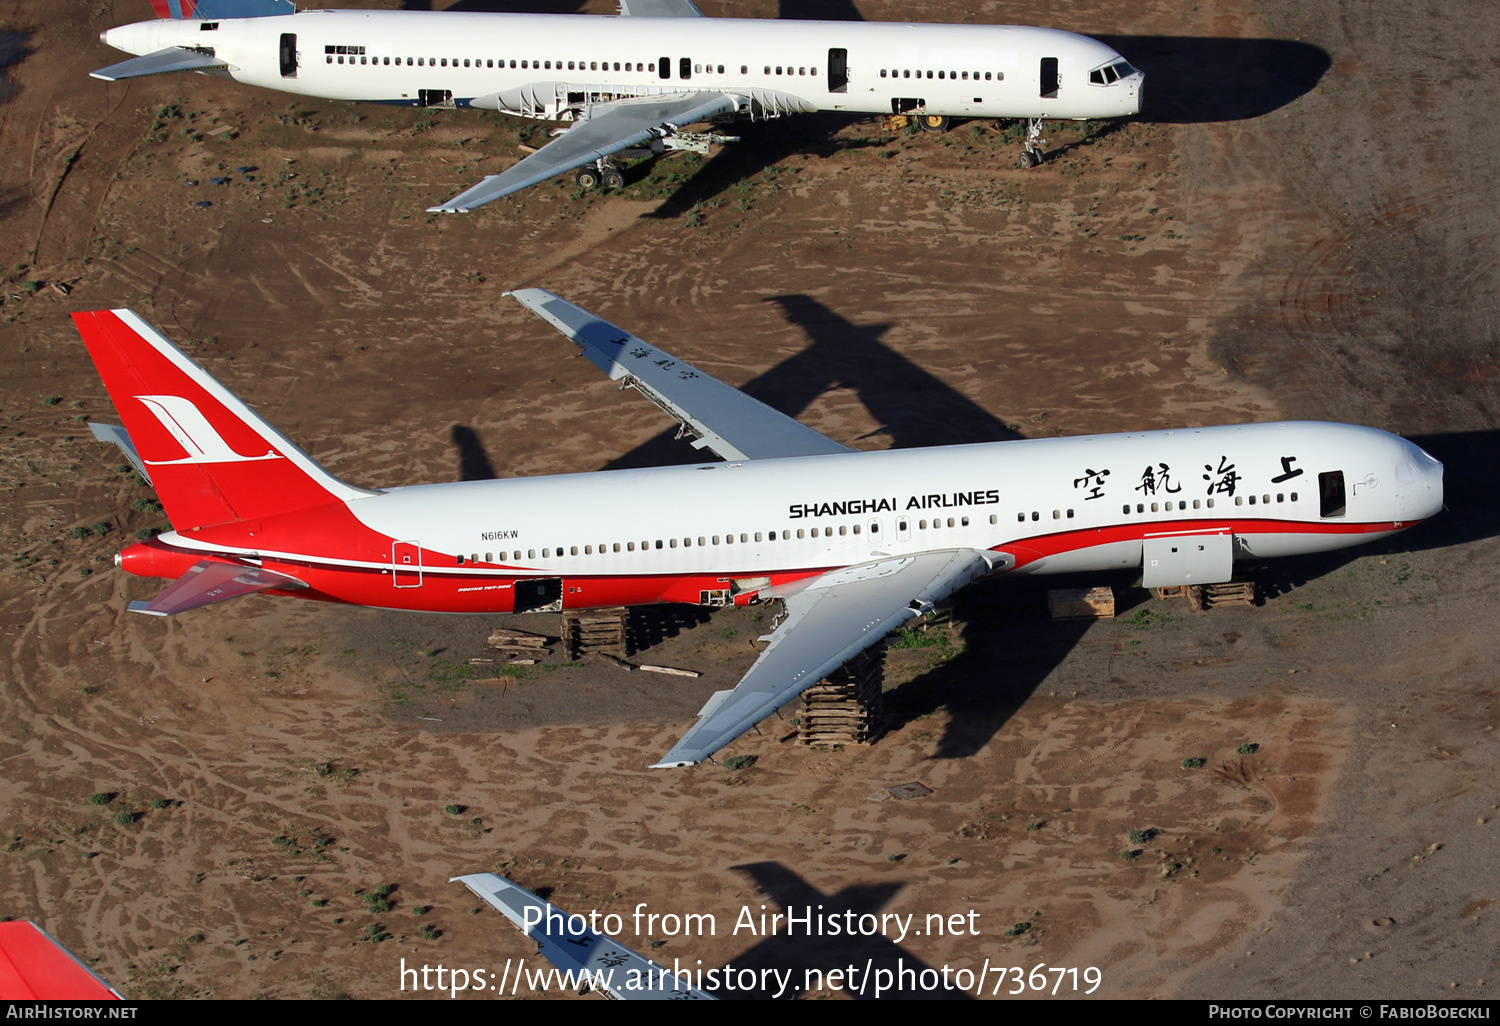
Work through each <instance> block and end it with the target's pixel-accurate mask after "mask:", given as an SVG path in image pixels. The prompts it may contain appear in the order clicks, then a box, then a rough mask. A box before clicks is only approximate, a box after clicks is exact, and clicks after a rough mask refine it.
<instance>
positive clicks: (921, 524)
mask: <svg viewBox="0 0 1500 1026" xmlns="http://www.w3.org/2000/svg"><path fill="white" fill-rule="evenodd" d="M917 527H918V528H919V529H920V530H923V531H925V530H927V521H925V520H918V521H917Z"/></svg>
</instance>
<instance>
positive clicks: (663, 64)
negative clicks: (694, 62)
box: [656, 57, 672, 78]
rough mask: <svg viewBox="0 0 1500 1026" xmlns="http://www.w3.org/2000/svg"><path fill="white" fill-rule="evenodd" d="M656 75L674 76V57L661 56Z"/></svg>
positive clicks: (662, 76) (663, 76)
mask: <svg viewBox="0 0 1500 1026" xmlns="http://www.w3.org/2000/svg"><path fill="white" fill-rule="evenodd" d="M656 77H657V78H671V77H672V58H670V57H663V58H661V59H660V60H658V61H657V62H656Z"/></svg>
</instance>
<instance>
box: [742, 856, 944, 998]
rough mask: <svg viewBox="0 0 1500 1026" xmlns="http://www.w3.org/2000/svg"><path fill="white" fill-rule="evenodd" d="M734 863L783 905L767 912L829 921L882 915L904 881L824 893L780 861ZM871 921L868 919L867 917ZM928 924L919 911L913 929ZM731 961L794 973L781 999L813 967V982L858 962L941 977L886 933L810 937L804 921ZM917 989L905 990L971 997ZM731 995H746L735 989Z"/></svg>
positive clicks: (867, 993) (851, 990) (799, 986)
mask: <svg viewBox="0 0 1500 1026" xmlns="http://www.w3.org/2000/svg"><path fill="white" fill-rule="evenodd" d="M732 868H733V869H734V870H736V871H737V872H740V873H744V874H745V875H746V876H748V877H750V879H751V880H752V881H754V883H755V885H756V889H757V890H758V891H759V892H760V893H761V895H762V896H763V897H765V898H766V899H768V901H769V902H771V903H774V905H776V906H779V908H768V909H767V910H766V912H767V913H768V914H769V913H772V912H776V911H786V910H795V911H796V914H797V915H799V916H801V915H803V914H804V913H805V912H806V911H807V910H809V909H810V910H811V911H812V914H813V915H815V916H820V917H825V918H823V919H822V920H821V921H822V922H828V921H830V920H829V919H828V918H826V917H831V916H837V917H839V921H840V922H841V923H842V922H846V921H847V919H846V916H845V913H853V915H854V916H855V919H856V921H857V920H858V917H859V916H864V915H875V916H879V915H880V912H881V910H882V909H884V908H886V906H888V905H889V904H890V902H891V899H893V898H894V897H895V896H896V895H897V894H898V893H899V892H900V891H901V888H902V887H904V886H905V884H901V883H878V884H855V885H853V886H850V887H845V888H843V889H842V890H840V891H837V892H835V893H833V894H824V893H822V892H821V891H819V890H818V889H817V888H816V887H814V886H813V885H812V884H810V883H808V882H807V881H806V880H804V879H803V878H802V877H801V876H799V875H797V873H795V872H794V871H792V870H791V869H788V868H787V867H786V866H784V865H782V864H781V863H779V862H755V863H750V864H747V865H742V866H734V867H732ZM747 907H749V908H750V910H751V914H752V915H755V916H757V917H758V916H759V914H760V913H759V910H758V909H756V908H755V903H751V904H749V905H747ZM866 922H867V924H868V921H866ZM759 923H760V920H759V919H758V918H757V919H756V925H757V927H758V926H759ZM925 925H926V924H925V922H924V919H923V916H922V914H921V913H916V916H915V918H914V919H913V921H912V928H913V930H922V929H923V928H924V927H925ZM729 964H730V966H731V967H733V968H734V969H735V970H744V969H748V970H752V971H754V972H756V974H757V975H759V970H761V969H776V970H780V971H781V972H782V973H783V974H785V973H788V972H790V973H791V980H792V983H793V987H790V988H788V992H787V993H784V994H782V995H781V997H782V998H790V997H795V996H796V994H798V993H800V992H802V990H803V989H804V987H805V984H806V983H807V982H808V977H807V971H808V970H814V971H815V973H814V978H813V982H816V979H817V977H816V972H821V973H824V974H826V973H828V972H830V971H833V970H840V971H844V970H847V968H848V967H849V966H851V965H853V966H857V967H858V968H859V969H861V970H862V971H864V972H870V971H882V970H883V971H887V972H889V973H891V974H892V977H891V978H894V976H895V974H896V973H897V972H898V971H901V970H906V971H909V972H911V973H915V974H921V973H922V972H923V971H924V970H925V971H927V972H928V975H929V979H930V978H933V977H935V976H938V974H937V973H936V972H935V971H934V970H933V969H932V967H931V966H929V965H928V964H927V963H925V962H923V961H922V960H921V959H920V958H918V957H916V956H915V955H912V954H911V953H910V952H908V951H906V950H905V949H903V948H902V947H901V946H900V945H898V944H897V943H896V942H895V941H893V940H890V939H889V938H888V937H887V936H885V935H883V934H881V933H872V934H870V935H868V936H866V935H862V934H856V935H855V936H848V935H839V936H834V937H830V936H823V937H818V936H812V937H808V936H804V935H803V933H802V928H801V926H800V925H799V926H798V933H797V934H796V935H795V936H793V935H791V933H790V932H789V931H787V930H785V929H783V930H780V931H777V932H776V933H775V934H773V935H772V936H769V937H764V938H762V939H761V941H760V943H758V944H756V945H755V946H754V947H752V948H750V949H749V950H748V951H746V952H745V953H744V954H742V955H739V956H737V957H736V958H734V959H733V960H732V961H731V962H730V963H729ZM867 967H868V968H867ZM939 978H940V977H939ZM852 984H853V985H852V986H846V987H844V992H845V994H847V995H848V996H849V997H852V998H862V999H864V1000H874V998H875V993H874V985H873V983H871V984H870V987H869V989H866V990H864V992H863V993H861V992H860V989H858V988H859V980H855V981H852ZM912 990H913V988H912V987H910V986H908V987H907V988H906V989H905V991H904V996H907V997H916V996H920V997H923V998H926V999H929V1000H931V999H948V1000H967V999H969V995H968V994H965V993H964V992H962V991H952V990H950V991H944V990H934V991H927V992H924V993H922V994H920V995H917V994H913V993H912ZM719 993H721V994H723V996H725V997H729V996H731V995H730V994H729V993H727V992H725V991H720V992H719ZM732 996H741V995H740V993H739V992H735V994H734V995H732ZM747 996H752V997H759V998H770V997H772V996H774V991H771V992H767V991H752V992H751V993H750V994H749V995H747ZM886 996H890V995H886Z"/></svg>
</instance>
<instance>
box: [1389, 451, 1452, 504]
mask: <svg viewBox="0 0 1500 1026" xmlns="http://www.w3.org/2000/svg"><path fill="white" fill-rule="evenodd" d="M1403 457H1404V458H1403V459H1402V460H1401V461H1400V462H1399V463H1398V464H1397V465H1396V475H1395V476H1396V490H1397V494H1398V496H1399V499H1400V503H1401V506H1402V514H1403V516H1405V517H1406V518H1407V519H1409V520H1426V519H1427V518H1428V517H1430V516H1433V515H1434V514H1436V513H1437V512H1438V511H1439V510H1441V509H1442V508H1443V464H1442V463H1441V462H1440V461H1439V460H1437V459H1435V458H1434V457H1433V456H1432V454H1430V453H1428V452H1427V451H1426V450H1425V449H1423V448H1421V447H1420V446H1418V445H1414V444H1412V443H1411V442H1407V443H1406V452H1405V453H1403Z"/></svg>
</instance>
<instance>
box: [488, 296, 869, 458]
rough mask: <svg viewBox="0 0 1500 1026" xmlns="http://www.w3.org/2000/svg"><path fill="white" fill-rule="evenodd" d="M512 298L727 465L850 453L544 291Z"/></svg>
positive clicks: (712, 378)
mask: <svg viewBox="0 0 1500 1026" xmlns="http://www.w3.org/2000/svg"><path fill="white" fill-rule="evenodd" d="M510 294H511V295H512V296H514V297H515V298H516V299H517V300H518V301H519V302H520V303H521V304H522V305H523V306H525V307H526V308H527V309H528V310H530V311H531V312H532V313H535V314H536V315H537V316H539V317H541V318H542V319H543V320H545V321H546V322H547V323H549V324H551V325H552V326H553V327H554V328H556V329H557V330H558V331H560V332H562V333H563V334H564V335H566V336H567V337H568V338H570V339H572V340H573V341H574V342H576V343H577V344H578V346H579V347H580V348H581V349H582V350H583V355H584V356H586V357H588V359H589V362H590V363H592V364H593V365H594V366H595V367H598V368H599V369H600V370H602V371H603V372H604V373H606V374H608V375H609V376H610V379H611V380H613V381H619V382H621V387H622V388H623V387H625V386H626V385H629V386H630V387H632V388H634V389H635V390H636V391H637V392H640V393H641V394H642V395H644V396H645V397H646V398H647V399H650V400H651V401H652V402H653V403H655V404H656V405H657V406H660V407H661V408H662V409H663V410H665V411H666V412H667V413H668V414H669V415H670V416H671V417H672V418H673V419H675V420H676V421H677V423H679V424H681V425H682V427H683V429H684V430H686V431H691V432H692V433H693V434H695V435H697V436H698V437H697V438H696V439H694V441H693V443H692V444H693V446H694V447H695V448H699V449H702V448H707V449H710V450H711V451H713V452H715V453H717V454H718V455H720V456H722V457H723V458H724V459H726V460H762V459H774V458H777V457H783V456H823V455H828V454H830V453H836V452H852V451H853V450H852V449H850V448H849V447H848V446H844V445H840V444H839V443H838V442H835V441H834V440H833V439H831V438H829V437H828V436H826V435H822V434H819V433H818V432H816V431H814V430H813V429H812V428H810V427H808V426H807V425H806V424H799V423H798V422H797V421H795V420H793V419H792V418H791V417H788V416H787V415H786V414H784V413H779V412H777V411H776V410H773V409H771V407H769V406H767V405H766V404H765V403H763V402H761V401H760V400H758V399H752V398H750V397H749V396H748V395H746V394H745V393H743V392H741V391H740V390H739V389H737V388H731V387H730V386H729V385H726V384H724V382H722V381H720V380H719V379H717V378H714V377H710V376H709V375H708V374H706V373H704V372H703V371H701V370H699V369H698V368H696V367H694V366H693V365H692V364H689V363H684V362H683V361H681V360H679V359H677V358H676V357H674V356H672V355H671V354H669V353H665V352H663V351H662V350H660V349H657V348H656V347H655V346H653V345H652V344H651V343H649V342H646V341H644V340H642V339H639V338H637V337H636V336H634V335H632V334H631V333H630V332H628V331H626V330H624V329H623V328H617V327H615V326H614V325H613V324H610V323H609V322H608V321H603V320H600V319H599V318H598V317H596V316H594V315H593V314H591V313H589V312H588V311H587V310H585V309H583V308H582V307H578V306H574V305H573V304H572V303H569V302H568V301H567V300H565V299H561V298H559V297H558V296H555V295H553V294H552V293H551V292H548V291H546V290H545V289H517V290H516V291H515V292H512V293H510Z"/></svg>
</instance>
